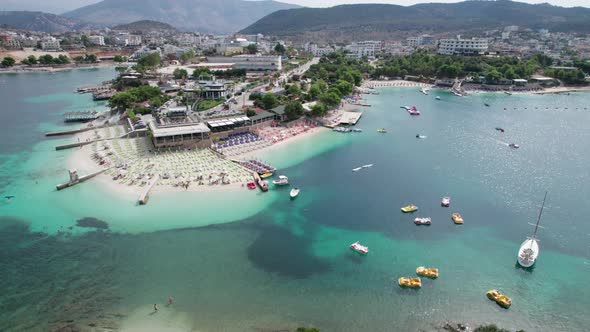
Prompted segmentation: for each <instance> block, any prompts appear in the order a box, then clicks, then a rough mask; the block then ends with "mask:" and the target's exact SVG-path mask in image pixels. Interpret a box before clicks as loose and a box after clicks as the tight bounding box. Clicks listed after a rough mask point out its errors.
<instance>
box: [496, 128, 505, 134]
mask: <svg viewBox="0 0 590 332" xmlns="http://www.w3.org/2000/svg"><path fill="white" fill-rule="evenodd" d="M496 130H497V131H499V132H501V133H503V132H504V128H501V127H496Z"/></svg>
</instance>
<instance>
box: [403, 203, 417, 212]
mask: <svg viewBox="0 0 590 332" xmlns="http://www.w3.org/2000/svg"><path fill="white" fill-rule="evenodd" d="M415 211H418V207H417V206H416V205H414V204H410V205H406V206H404V207H403V208H402V212H403V213H410V212H415Z"/></svg>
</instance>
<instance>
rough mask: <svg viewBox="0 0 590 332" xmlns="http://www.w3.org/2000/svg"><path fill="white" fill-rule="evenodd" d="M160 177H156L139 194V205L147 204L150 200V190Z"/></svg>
mask: <svg viewBox="0 0 590 332" xmlns="http://www.w3.org/2000/svg"><path fill="white" fill-rule="evenodd" d="M159 179H160V178H156V179H155V180H154V181H153V182H152V183H150V184H148V186H147V187H146V188H145V190H144V191H143V192H142V193H141V195H139V200H138V202H139V205H146V204H147V202H148V200H149V199H150V191H151V190H152V188H153V187H154V186H155V185H156V183H157V182H158V180H159Z"/></svg>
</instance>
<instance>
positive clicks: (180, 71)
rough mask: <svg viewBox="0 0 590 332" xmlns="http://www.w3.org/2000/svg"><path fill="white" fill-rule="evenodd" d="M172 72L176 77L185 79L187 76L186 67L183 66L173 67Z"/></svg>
mask: <svg viewBox="0 0 590 332" xmlns="http://www.w3.org/2000/svg"><path fill="white" fill-rule="evenodd" d="M172 74H173V75H174V78H176V79H185V78H187V77H188V72H187V71H186V69H183V68H176V69H174V72H172Z"/></svg>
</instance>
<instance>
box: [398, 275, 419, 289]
mask: <svg viewBox="0 0 590 332" xmlns="http://www.w3.org/2000/svg"><path fill="white" fill-rule="evenodd" d="M397 283H398V284H399V285H400V286H401V287H408V288H420V287H422V280H420V278H410V277H401V278H399V279H398V280H397Z"/></svg>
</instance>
